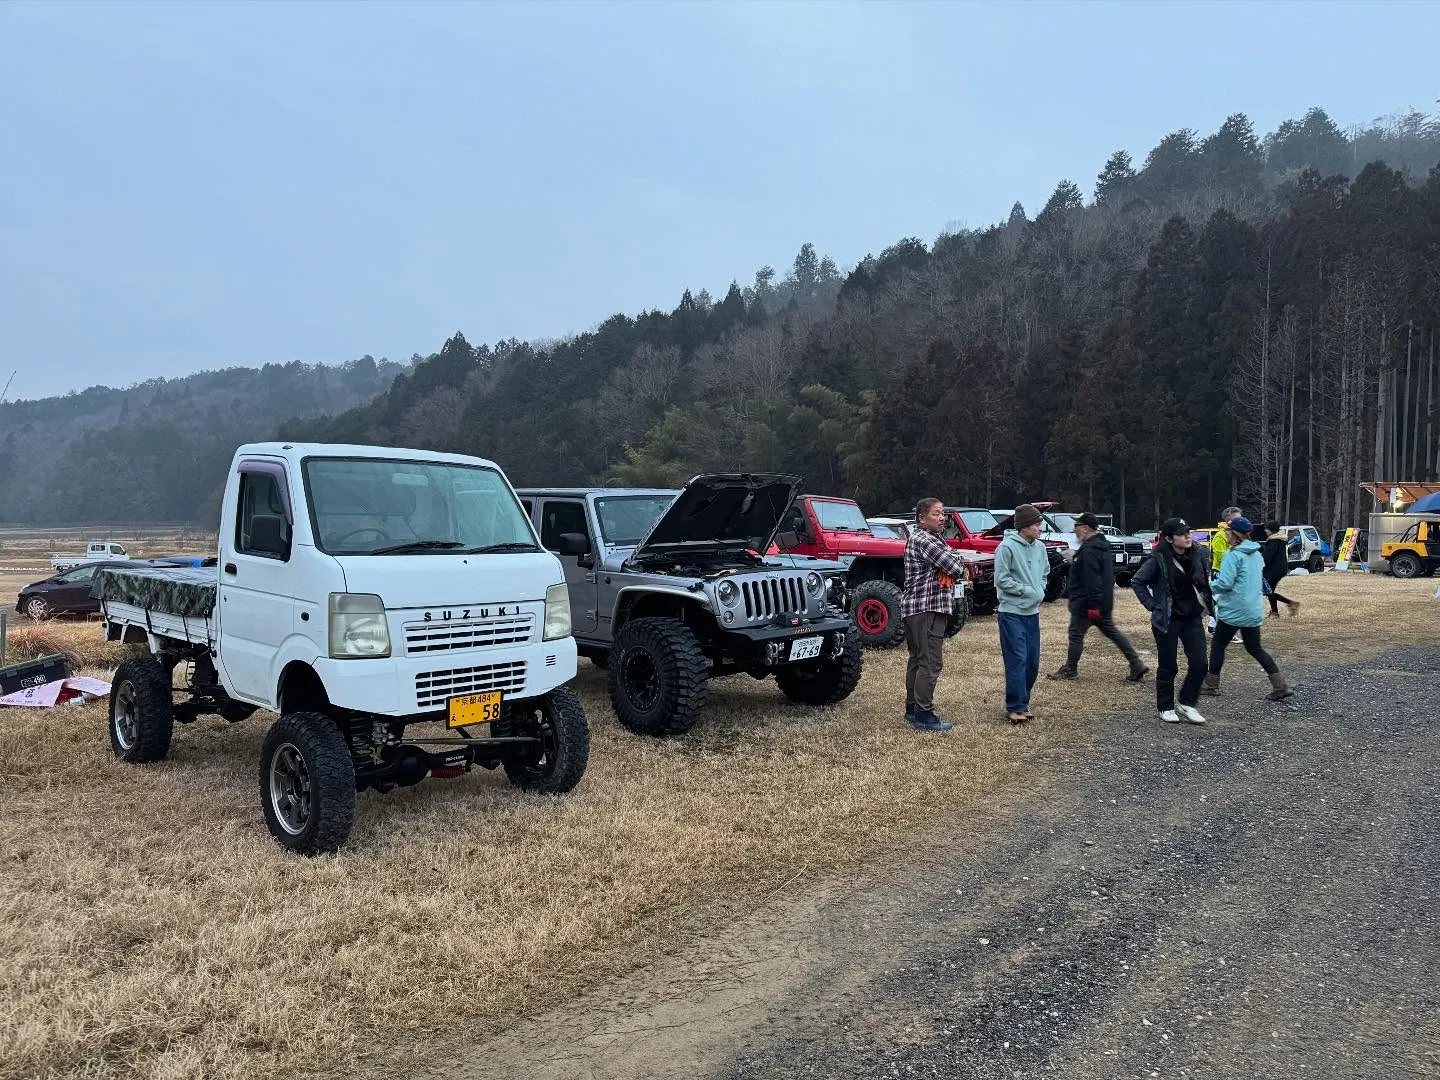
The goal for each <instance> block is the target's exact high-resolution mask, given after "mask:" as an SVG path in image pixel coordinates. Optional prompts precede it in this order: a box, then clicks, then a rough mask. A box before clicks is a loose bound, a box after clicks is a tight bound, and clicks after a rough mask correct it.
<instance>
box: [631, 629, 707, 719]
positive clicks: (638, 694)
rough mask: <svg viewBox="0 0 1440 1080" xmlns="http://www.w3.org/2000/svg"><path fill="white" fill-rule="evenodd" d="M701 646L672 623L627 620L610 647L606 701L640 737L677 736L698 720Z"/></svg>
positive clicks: (702, 692) (703, 682)
mask: <svg viewBox="0 0 1440 1080" xmlns="http://www.w3.org/2000/svg"><path fill="white" fill-rule="evenodd" d="M709 667H710V665H709V663H708V662H707V661H706V659H705V654H704V653H703V652H701V651H700V643H699V642H698V641H696V640H695V635H694V634H693V633H691V632H690V628H689V627H688V626H686V625H685V624H684V623H682V622H679V621H677V620H675V619H632V620H631V621H630V622H628V623H626V624H625V625H624V626H622V627H621V628H620V630H619V632H618V633H617V634H616V635H615V641H614V644H613V645H612V646H611V648H610V665H609V675H610V680H609V681H610V703H611V704H612V705H613V706H614V707H615V716H616V717H617V718H618V719H619V721H620V723H621V724H623V725H624V726H625V727H627V728H629V729H630V730H631V731H634V732H636V733H637V734H640V735H677V734H680V733H682V732H685V731H689V730H690V729H691V728H692V727H694V726H695V722H696V721H697V720H699V719H700V713H701V711H702V710H703V709H704V708H705V698H706V696H707V694H708V692H709V687H710V678H709Z"/></svg>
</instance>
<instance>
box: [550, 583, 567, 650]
mask: <svg viewBox="0 0 1440 1080" xmlns="http://www.w3.org/2000/svg"><path fill="white" fill-rule="evenodd" d="M569 636H570V590H569V589H568V588H567V587H566V585H565V583H564V582H563V581H562V582H560V584H559V585H551V586H550V587H549V588H548V589H546V590H545V640H546V641H554V640H555V639H556V638H567V637H569Z"/></svg>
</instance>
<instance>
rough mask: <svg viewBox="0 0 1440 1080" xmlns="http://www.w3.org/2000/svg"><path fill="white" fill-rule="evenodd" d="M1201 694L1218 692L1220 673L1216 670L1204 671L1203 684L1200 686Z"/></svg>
mask: <svg viewBox="0 0 1440 1080" xmlns="http://www.w3.org/2000/svg"><path fill="white" fill-rule="evenodd" d="M1200 692H1201V693H1202V694H1218V693H1220V673H1219V672H1218V671H1215V672H1209V671H1207V672H1206V673H1205V685H1204V686H1202V687H1201V688H1200Z"/></svg>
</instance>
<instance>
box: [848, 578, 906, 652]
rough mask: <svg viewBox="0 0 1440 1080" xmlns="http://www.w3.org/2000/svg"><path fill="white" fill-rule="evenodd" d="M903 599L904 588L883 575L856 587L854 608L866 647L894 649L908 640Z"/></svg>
mask: <svg viewBox="0 0 1440 1080" xmlns="http://www.w3.org/2000/svg"><path fill="white" fill-rule="evenodd" d="M903 601H904V594H903V593H902V592H901V591H900V587H899V586H898V585H892V584H891V583H890V582H888V581H884V580H882V579H880V578H876V579H874V580H872V581H862V582H861V583H860V584H859V585H857V586H855V590H854V591H853V592H852V593H851V594H850V611H851V613H852V614H853V615H854V618H855V627H856V629H857V630H858V632H859V634H860V643H861V644H862V645H864V646H865V648H867V649H893V648H894V647H895V646H896V645H899V644H900V642H901V641H902V640H904V638H905V617H904V616H903V615H902V614H901V611H902V604H903Z"/></svg>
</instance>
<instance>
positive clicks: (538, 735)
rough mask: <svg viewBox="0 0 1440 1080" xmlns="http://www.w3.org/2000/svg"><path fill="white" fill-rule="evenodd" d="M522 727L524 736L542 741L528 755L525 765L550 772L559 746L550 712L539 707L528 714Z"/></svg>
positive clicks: (539, 770)
mask: <svg viewBox="0 0 1440 1080" xmlns="http://www.w3.org/2000/svg"><path fill="white" fill-rule="evenodd" d="M521 727H522V731H521V733H522V734H525V735H529V736H530V737H532V738H535V739H539V740H540V741H539V742H538V743H536V744H535V745H534V749H532V750H530V751H529V752H528V753H527V754H526V757H525V764H526V765H527V766H528V767H529V768H532V769H535V770H537V771H538V772H548V771H549V770H550V769H552V768H554V766H555V758H556V754H557V753H558V751H559V744H558V740H557V738H556V735H555V724H554V721H553V720H552V719H551V717H550V710H549V709H547V708H545V707H544V706H539V705H537V706H536V707H535V708H533V709H531V710H530V712H529V713H527V714H526V716H525V719H524V720H523V721H522V723H521Z"/></svg>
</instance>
